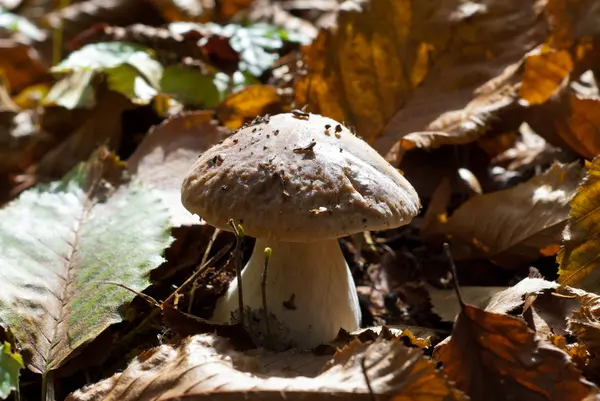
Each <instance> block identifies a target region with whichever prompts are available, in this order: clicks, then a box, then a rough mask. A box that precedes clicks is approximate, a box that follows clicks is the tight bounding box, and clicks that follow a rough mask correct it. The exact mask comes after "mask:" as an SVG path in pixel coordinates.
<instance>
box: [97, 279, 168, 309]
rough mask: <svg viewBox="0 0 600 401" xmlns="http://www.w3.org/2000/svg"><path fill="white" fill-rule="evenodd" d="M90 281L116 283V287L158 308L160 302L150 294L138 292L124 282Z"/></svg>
mask: <svg viewBox="0 0 600 401" xmlns="http://www.w3.org/2000/svg"><path fill="white" fill-rule="evenodd" d="M92 282H95V283H100V284H110V285H116V286H117V287H121V288H124V289H126V290H128V291H131V292H133V293H134V294H135V295H137V296H138V297H140V298H142V299H143V300H144V301H146V302H148V303H149V304H150V305H152V306H156V307H158V308H160V304H159V303H158V301H156V299H154V298H152V297H151V296H150V295H146V294H143V293H141V292H139V291H137V290H134V289H133V288H131V287H128V286H126V285H125V284H121V283H118V282H116V281H110V280H93V281H92Z"/></svg>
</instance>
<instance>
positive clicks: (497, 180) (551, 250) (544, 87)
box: [0, 0, 600, 401]
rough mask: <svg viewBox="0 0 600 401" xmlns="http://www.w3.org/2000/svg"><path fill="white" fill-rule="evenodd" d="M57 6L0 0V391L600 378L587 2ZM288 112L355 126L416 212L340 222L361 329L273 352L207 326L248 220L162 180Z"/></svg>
mask: <svg viewBox="0 0 600 401" xmlns="http://www.w3.org/2000/svg"><path fill="white" fill-rule="evenodd" d="M63 6H64V7H62V6H61V7H58V6H57V5H56V4H54V3H51V2H44V1H42V2H34V3H31V2H20V1H5V2H0V83H1V84H0V202H1V205H2V206H1V208H0V243H1V244H2V245H1V246H0V248H1V249H2V252H0V275H2V277H4V280H3V281H2V283H0V286H2V288H3V289H4V290H3V291H0V325H1V326H0V327H1V328H2V329H1V330H0V340H1V341H2V344H3V345H2V347H3V348H2V349H3V350H4V351H3V352H2V355H5V356H6V357H5V358H4V359H2V360H1V362H0V372H2V373H3V374H2V375H0V389H1V391H2V392H1V393H0V395H1V397H0V398H6V397H10V395H9V393H10V392H11V391H12V392H15V391H17V390H18V391H17V394H18V395H19V396H20V398H21V399H23V400H30V399H31V400H32V399H39V397H40V394H42V396H43V397H45V399H48V400H55V399H69V400H79V399H82V400H83V399H86V400H91V399H94V400H95V399H140V400H141V399H173V398H180V397H185V398H191V399H196V398H226V399H241V398H244V399H247V398H256V399H262V398H265V397H266V398H274V399H275V398H277V399H278V398H293V399H296V398H298V399H299V398H307V397H308V398H311V399H312V398H316V399H321V398H323V399H325V398H332V397H337V398H339V397H343V398H348V399H354V398H357V399H359V398H360V399H374V398H376V399H395V400H424V401H425V400H458V399H460V400H462V399H467V397H468V399H473V400H478V399H486V400H489V399H511V397H512V398H516V399H534V400H535V399H544V400H583V399H586V400H590V399H594V398H598V397H599V396H598V394H597V385H598V384H599V383H600V375H599V374H598V373H597V372H598V367H600V364H599V359H598V357H599V354H600V349H599V348H598V347H599V345H600V337H599V333H600V331H599V330H600V329H599V328H600V325H599V321H600V312H599V310H600V308H599V307H598V305H599V302H598V295H597V293H598V292H599V291H600V290H599V289H598V283H597V281H598V280H597V277H596V276H597V274H598V273H597V272H596V271H597V270H598V266H597V263H596V256H597V253H598V252H597V251H596V248H597V246H598V245H597V238H596V237H597V236H596V231H597V230H595V229H594V227H595V226H594V223H595V220H594V219H595V217H596V213H595V208H596V206H595V205H596V203H597V202H598V199H599V197H598V195H597V194H596V191H595V170H596V169H597V164H598V160H597V158H598V155H599V153H600V139H599V138H600V134H598V132H599V130H598V127H599V126H600V122H599V121H598V117H597V116H598V115H600V113H599V112H598V111H599V110H600V109H598V105H599V104H600V103H599V99H600V90H599V86H598V84H597V79H596V75H597V71H598V65H599V63H600V57H599V56H600V53H598V51H597V48H598V44H599V43H598V30H597V24H596V23H595V21H596V20H597V19H598V18H599V15H600V7H598V5H597V4H596V3H595V2H594V1H592V0H585V1H567V0H551V1H546V2H539V1H533V0H531V1H526V2H516V1H508V2H506V1H468V2H464V1H458V0H444V1H441V2H430V1H418V2H416V1H410V0H402V1H387V0H386V1H373V0H346V1H340V2H338V1H316V0H302V1H285V2H279V1H276V0H255V1H251V0H220V1H217V2H212V1H198V2H189V1H188V2H185V1H170V0H153V1H151V2H142V1H137V0H132V1H128V2H113V1H109V2H106V1H100V0H86V1H82V2H75V3H73V4H68V5H63ZM293 110H296V111H295V113H297V115H298V116H305V115H308V116H309V118H310V114H306V113H315V112H316V113H320V114H323V115H326V116H328V117H332V118H334V119H336V120H337V121H339V122H340V123H341V124H343V125H345V126H347V127H349V128H350V129H351V130H352V132H353V133H354V134H356V135H357V136H359V137H361V138H363V139H365V140H366V141H367V142H369V143H370V144H371V145H372V146H373V147H374V149H375V150H376V151H378V152H379V153H380V154H381V155H383V156H385V157H386V158H387V160H388V161H389V162H390V163H391V164H392V165H393V166H394V167H398V168H399V169H401V171H402V173H403V174H404V175H405V177H406V178H407V179H409V181H410V182H411V183H412V184H413V186H414V187H415V188H416V189H417V192H418V194H419V197H420V199H421V202H422V204H423V206H424V207H423V210H424V212H423V213H421V214H420V215H418V216H417V217H415V218H414V219H413V221H412V222H411V223H410V224H407V225H406V226H404V227H402V228H399V229H394V230H388V231H381V232H365V233H358V234H355V235H352V236H350V237H345V238H341V239H340V240H339V243H340V245H341V249H342V252H343V254H344V257H345V259H346V261H347V263H348V266H349V269H350V272H351V274H352V277H353V280H354V283H355V284H356V288H357V293H358V296H359V301H360V308H361V312H362V321H361V330H358V331H356V332H353V333H348V332H344V331H340V333H339V335H338V337H337V338H336V339H334V340H332V341H331V342H328V343H326V344H322V345H321V346H319V347H317V348H316V349H313V350H296V349H292V350H285V351H282V352H274V351H268V350H265V349H262V348H256V346H255V345H254V344H253V343H252V341H251V338H252V335H251V334H252V333H248V332H246V330H245V329H244V328H243V327H242V326H240V325H237V324H232V325H215V324H214V323H212V322H211V320H210V318H211V315H212V311H213V309H214V305H215V303H216V302H217V301H218V300H219V299H220V297H221V296H222V295H223V293H224V292H225V291H226V290H227V287H228V285H229V283H230V281H231V279H232V278H233V277H234V276H235V275H236V273H235V270H236V269H235V264H236V263H235V262H236V261H242V262H246V261H247V260H248V258H249V257H250V254H251V253H252V249H253V246H254V240H253V239H251V238H246V239H245V240H244V241H243V243H241V244H240V246H239V247H235V246H234V243H235V236H233V235H232V234H231V233H227V232H222V231H215V230H214V228H212V227H210V226H208V225H207V224H205V222H204V220H203V219H202V216H197V215H192V214H191V213H190V212H189V211H187V210H186V209H185V208H184V207H183V206H182V204H181V202H180V196H181V192H180V190H181V182H182V180H183V178H184V177H185V176H186V174H187V173H188V171H189V168H190V167H191V165H192V164H193V163H194V161H195V160H196V158H197V157H198V155H199V154H201V153H202V152H204V151H206V150H207V149H209V148H210V147H211V146H213V145H215V144H217V143H219V142H220V141H221V140H224V139H226V138H227V137H228V136H229V135H230V134H231V133H232V131H233V130H237V129H239V128H241V127H243V126H248V125H252V124H257V123H259V122H260V121H263V120H262V119H265V118H266V119H268V118H269V117H268V115H269V114H270V115H273V114H277V113H281V112H290V111H293ZM257 117H260V118H259V119H257ZM302 118H305V117H302ZM277 134H278V133H275V132H273V133H269V135H277ZM310 143H313V142H310ZM314 143H315V145H312V146H313V147H311V148H310V149H311V151H310V153H314V149H317V150H318V138H317V139H316V140H315V141H314ZM98 149H101V150H98ZM301 154H304V155H307V153H301ZM121 160H122V161H123V162H121ZM240 179H241V178H240ZM277 182H278V185H281V181H277ZM2 216H3V217H2ZM242 226H243V225H242ZM444 242H448V243H449V244H451V249H452V256H453V258H454V259H455V260H456V272H449V271H448V270H449V269H448V260H447V256H446V255H445V253H444V252H443V251H442V243H444ZM454 273H455V274H454ZM457 279H458V280H457ZM457 281H458V282H460V283H462V284H463V285H461V286H460V289H461V290H462V292H463V300H464V301H465V302H466V303H462V302H460V301H459V299H458V298H457V296H456V295H455V292H454V291H453V289H452V287H453V285H455V283H456V282H457ZM109 283H110V284H109ZM470 303H473V304H474V305H470ZM388 327H395V328H397V329H398V330H391V329H389V328H388ZM390 333H393V334H390ZM5 340H6V342H4V341H5ZM9 345H10V347H9ZM432 353H433V358H432ZM94 355H95V356H94ZM98 355H101V357H98ZM7 358H8V359H7ZM20 358H22V360H23V364H20V363H19V362H18V361H19V360H20ZM92 360H93V361H92ZM7 361H8V362H7ZM7 363H8V365H7ZM19 376H20V380H18V381H17V378H18V377H19ZM94 383H95V384H94Z"/></svg>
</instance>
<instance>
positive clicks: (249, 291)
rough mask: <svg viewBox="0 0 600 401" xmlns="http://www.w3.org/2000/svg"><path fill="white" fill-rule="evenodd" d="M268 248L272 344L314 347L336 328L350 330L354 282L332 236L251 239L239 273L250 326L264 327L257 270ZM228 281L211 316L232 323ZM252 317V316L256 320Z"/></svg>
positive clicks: (234, 300) (233, 302) (234, 294)
mask: <svg viewBox="0 0 600 401" xmlns="http://www.w3.org/2000/svg"><path fill="white" fill-rule="evenodd" d="M266 247H270V248H271V249H272V251H273V253H272V255H271V258H270V260H269V265H268V273H267V283H266V295H267V310H268V313H269V315H270V316H272V318H271V319H270V326H271V327H270V329H271V334H272V337H273V338H271V339H270V341H274V342H275V343H276V344H275V345H276V346H295V347H300V348H309V347H314V346H317V345H319V344H323V343H326V342H328V341H331V340H333V339H334V338H335V337H336V335H337V333H338V331H339V329H340V328H344V329H345V330H348V331H353V330H356V329H357V328H358V327H359V325H360V308H359V304H358V296H357V293H356V288H355V286H354V280H353V279H352V275H351V274H350V269H349V268H348V264H347V263H346V260H345V259H344V255H343V254H342V250H341V249H340V246H339V243H338V241H337V240H336V239H333V240H327V241H321V242H311V243H306V242H278V241H266V240H261V239H257V240H256V245H255V246H254V251H253V252H252V256H251V257H250V260H249V261H248V264H247V265H246V266H245V267H244V270H243V271H242V283H243V289H244V291H243V293H244V307H245V309H246V310H248V308H250V310H251V311H252V314H251V316H246V320H247V321H248V320H249V319H252V320H251V325H252V326H255V327H261V330H262V331H263V333H264V331H265V327H266V326H265V324H264V312H263V300H262V290H261V283H262V273H263V270H264V263H265V258H264V249H265V248H266ZM237 286H238V283H237V280H234V281H233V282H232V283H231V285H230V286H229V289H228V291H227V293H226V294H225V295H224V296H223V297H222V298H220V299H219V300H218V301H217V305H216V308H215V312H214V314H213V317H212V319H211V320H214V321H216V322H220V323H226V322H231V321H232V316H234V313H235V314H236V315H237V312H236V311H237V310H238V309H239V307H238V291H237ZM257 319H258V320H257Z"/></svg>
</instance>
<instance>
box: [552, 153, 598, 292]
mask: <svg viewBox="0 0 600 401" xmlns="http://www.w3.org/2000/svg"><path fill="white" fill-rule="evenodd" d="M586 167H587V169H586V170H587V171H586V176H585V178H584V179H583V181H582V183H581V185H580V186H579V188H578V189H577V194H576V195H575V196H574V198H573V200H572V202H571V212H570V215H569V222H568V224H567V227H566V228H565V230H564V233H563V246H562V248H561V250H560V252H559V254H558V257H557V261H558V263H559V270H558V273H559V279H558V281H559V282H560V283H562V284H569V285H572V286H577V287H579V288H582V289H584V290H588V291H594V292H598V291H600V266H599V265H600V261H599V259H598V254H599V252H600V242H599V241H598V238H597V237H598V232H599V231H600V228H599V225H600V157H596V158H595V159H594V160H593V161H592V162H591V163H587V165H586Z"/></svg>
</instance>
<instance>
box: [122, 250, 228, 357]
mask: <svg viewBox="0 0 600 401" xmlns="http://www.w3.org/2000/svg"><path fill="white" fill-rule="evenodd" d="M229 248H231V244H228V245H226V246H224V247H223V248H222V249H221V250H220V251H219V252H217V253H216V254H215V255H214V256H213V257H212V258H210V259H209V260H208V261H207V262H206V263H205V264H204V266H200V268H199V269H198V270H197V271H196V272H195V273H194V274H193V275H192V276H191V277H190V278H188V279H187V280H185V282H184V283H183V284H181V285H180V286H179V288H177V289H176V290H175V291H173V293H171V295H169V296H168V297H167V299H165V300H164V301H163V302H162V303H161V308H156V309H153V310H152V312H150V314H149V315H148V316H146V318H145V319H144V320H142V321H141V322H140V324H138V325H137V326H136V327H135V328H134V329H133V330H131V331H130V332H129V333H127V334H126V335H125V336H123V338H121V341H119V344H121V346H125V345H127V344H128V342H129V341H130V340H131V339H132V338H133V337H135V336H136V335H137V333H138V332H139V331H140V330H141V329H142V328H144V327H146V325H147V324H148V323H149V322H151V321H152V319H154V318H155V317H156V315H157V314H158V313H159V312H160V311H161V310H162V305H163V304H166V303H168V302H169V301H170V300H171V299H173V297H174V296H175V295H176V294H178V293H179V291H181V289H182V288H184V287H185V286H186V285H188V284H189V283H190V282H191V281H192V280H195V279H196V277H198V276H199V275H200V274H202V273H203V272H204V270H206V268H207V267H208V266H210V265H212V264H213V263H215V262H216V261H217V260H219V259H221V257H222V256H223V255H225V254H226V253H227V252H228V251H229Z"/></svg>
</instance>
